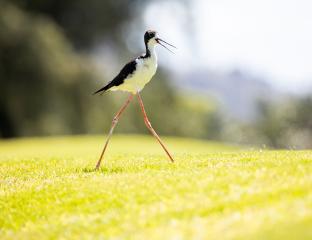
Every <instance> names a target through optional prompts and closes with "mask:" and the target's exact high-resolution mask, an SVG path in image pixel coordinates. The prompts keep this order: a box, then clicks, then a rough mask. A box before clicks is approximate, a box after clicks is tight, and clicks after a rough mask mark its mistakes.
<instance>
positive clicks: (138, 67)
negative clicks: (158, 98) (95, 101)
mask: <svg viewBox="0 0 312 240" xmlns="http://www.w3.org/2000/svg"><path fill="white" fill-rule="evenodd" d="M144 43H145V47H146V52H145V54H144V55H141V56H139V57H137V58H136V59H134V60H133V61H131V62H129V63H127V64H126V65H125V66H124V67H123V68H122V69H121V71H120V73H119V74H118V75H117V76H116V77H115V78H114V79H113V80H112V81H110V82H109V83H108V84H107V85H105V86H104V87H102V88H101V89H99V90H98V91H96V92H95V93H94V94H97V93H100V92H102V93H103V92H105V91H116V90H121V91H126V92H130V96H129V98H128V100H127V101H126V103H125V104H124V105H123V106H122V108H121V109H120V110H119V111H118V112H117V114H116V115H115V117H114V119H113V121H112V126H111V129H110V131H109V134H108V137H107V140H106V142H105V145H104V148H103V150H102V153H101V156H100V159H99V160H98V162H97V164H96V167H95V169H96V170H97V169H99V167H100V164H101V161H102V158H103V156H104V153H105V150H106V148H107V145H108V142H109V140H110V138H111V136H112V134H113V131H114V128H115V126H116V124H117V122H118V120H119V118H120V116H121V114H122V113H123V111H124V110H125V109H126V108H127V106H128V105H129V103H130V102H131V100H132V99H133V96H134V95H137V97H138V100H139V103H140V107H141V110H142V113H143V117H144V122H145V125H146V127H147V128H148V129H149V131H150V132H151V133H152V134H153V135H154V136H155V137H156V139H157V140H158V142H159V143H160V145H161V146H162V148H163V149H164V150H165V152H166V153H167V155H168V157H169V159H170V160H171V162H174V160H173V158H172V156H171V155H170V153H169V151H168V150H167V148H166V147H165V145H164V144H163V142H162V141H161V139H160V137H159V136H158V135H157V133H156V132H155V130H154V129H153V127H152V125H151V123H150V121H149V120H148V117H147V115H146V112H145V109H144V105H143V101H142V98H141V96H140V91H141V90H142V89H143V88H144V86H145V84H147V83H148V82H149V81H150V80H151V79H152V77H153V76H154V74H155V73H156V70H157V55H156V51H155V47H156V45H157V44H159V45H161V46H163V47H164V48H166V49H167V50H169V51H170V49H168V48H167V47H166V46H165V45H163V43H165V44H167V45H169V46H171V47H174V48H175V46H173V45H171V44H169V43H167V42H165V41H164V40H162V39H160V38H159V37H158V34H157V32H155V31H147V32H145V34H144Z"/></svg>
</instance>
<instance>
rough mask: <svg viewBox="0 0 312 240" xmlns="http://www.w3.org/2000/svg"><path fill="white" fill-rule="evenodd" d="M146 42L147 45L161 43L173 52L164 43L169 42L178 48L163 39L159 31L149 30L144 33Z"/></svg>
mask: <svg viewBox="0 0 312 240" xmlns="http://www.w3.org/2000/svg"><path fill="white" fill-rule="evenodd" d="M144 42H145V45H146V46H155V45H157V44H159V45H161V46H162V47H164V48H166V49H167V50H168V51H170V52H172V51H171V50H170V49H169V48H167V47H166V46H165V45H164V44H167V45H168V46H170V47H173V48H176V47H175V46H173V45H172V44H170V43H167V42H166V41H164V40H162V39H161V38H159V37H158V33H157V32H156V31H152V30H148V31H146V32H145V34H144Z"/></svg>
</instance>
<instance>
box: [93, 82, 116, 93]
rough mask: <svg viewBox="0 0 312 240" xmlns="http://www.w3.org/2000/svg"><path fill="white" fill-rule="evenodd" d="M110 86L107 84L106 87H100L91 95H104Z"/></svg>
mask: <svg viewBox="0 0 312 240" xmlns="http://www.w3.org/2000/svg"><path fill="white" fill-rule="evenodd" d="M111 87H112V86H111V84H110V83H109V84H107V85H106V86H104V87H102V88H101V89H99V90H97V91H96V92H94V93H93V95H95V94H97V93H101V94H102V93H104V92H106V91H107V90H108V89H110V88H111Z"/></svg>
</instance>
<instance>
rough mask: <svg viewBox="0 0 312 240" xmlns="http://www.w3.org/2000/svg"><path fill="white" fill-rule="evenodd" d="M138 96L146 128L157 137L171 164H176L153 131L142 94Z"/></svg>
mask: <svg viewBox="0 0 312 240" xmlns="http://www.w3.org/2000/svg"><path fill="white" fill-rule="evenodd" d="M137 96H138V99H139V103H140V106H141V110H142V113H143V116H144V122H145V125H146V127H147V128H148V129H149V130H150V132H151V133H152V134H153V135H154V137H156V139H157V140H158V142H159V143H160V145H161V146H162V148H163V149H164V150H165V152H166V153H167V155H168V157H169V158H170V160H171V162H174V160H173V158H172V157H171V155H170V153H169V151H168V150H167V148H166V147H165V145H164V144H163V142H162V141H161V139H160V137H159V136H158V135H157V133H156V132H155V130H154V129H153V127H152V125H151V123H150V121H149V120H148V117H147V115H146V112H145V109H144V104H143V101H142V98H141V96H140V93H139V92H137Z"/></svg>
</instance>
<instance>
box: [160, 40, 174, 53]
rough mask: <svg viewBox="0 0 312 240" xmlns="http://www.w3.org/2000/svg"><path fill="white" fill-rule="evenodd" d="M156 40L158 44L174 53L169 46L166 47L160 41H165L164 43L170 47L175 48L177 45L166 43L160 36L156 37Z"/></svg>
mask: <svg viewBox="0 0 312 240" xmlns="http://www.w3.org/2000/svg"><path fill="white" fill-rule="evenodd" d="M156 42H157V43H158V44H159V45H161V46H163V47H164V48H166V49H167V50H168V51H169V52H172V53H174V52H173V51H171V50H170V49H169V48H167V47H166V46H165V45H164V44H162V43H165V44H167V45H168V46H170V47H173V48H177V47H175V46H173V45H172V44H170V43H167V42H166V41H164V40H162V39H160V38H156Z"/></svg>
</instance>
